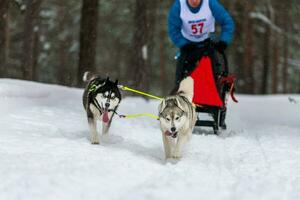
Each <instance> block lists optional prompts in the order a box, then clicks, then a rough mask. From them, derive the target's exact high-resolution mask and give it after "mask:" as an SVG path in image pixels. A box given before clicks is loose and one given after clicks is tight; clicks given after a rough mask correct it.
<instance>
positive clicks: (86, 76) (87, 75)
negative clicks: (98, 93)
mask: <svg viewBox="0 0 300 200" xmlns="http://www.w3.org/2000/svg"><path fill="white" fill-rule="evenodd" d="M94 78H96V76H95V75H94V74H93V73H91V72H89V71H86V72H84V74H83V77H82V80H83V82H88V81H90V80H92V79H94Z"/></svg>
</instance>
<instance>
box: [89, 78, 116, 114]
mask: <svg viewBox="0 0 300 200" xmlns="http://www.w3.org/2000/svg"><path fill="white" fill-rule="evenodd" d="M91 88H92V92H93V100H94V101H96V103H97V104H98V105H99V106H100V108H101V109H104V110H114V109H115V108H116V107H117V106H118V105H119V103H120V101H121V93H120V90H119V88H118V80H116V81H111V80H109V78H107V79H99V80H97V81H95V82H94V83H93V84H92V85H91Z"/></svg>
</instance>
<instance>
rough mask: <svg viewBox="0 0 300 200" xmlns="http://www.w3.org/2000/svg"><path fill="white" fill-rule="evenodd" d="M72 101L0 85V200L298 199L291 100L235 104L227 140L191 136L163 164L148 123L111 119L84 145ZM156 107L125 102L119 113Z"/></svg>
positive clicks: (299, 150)
mask: <svg viewBox="0 0 300 200" xmlns="http://www.w3.org/2000/svg"><path fill="white" fill-rule="evenodd" d="M82 92H83V91H82V90H80V89H72V88H66V87H60V86H53V85H45V84H39V83H32V82H25V81H17V80H9V79H0V111H1V115H0V199H1V200H19V199H22V200H23V199H24V200H25V199H26V200H41V199H43V200H48V199H51V200H77V199H87V200H94V199H97V200H99V199H100V200H107V199H108V200H118V199H120V200H127V199H128V200H144V199H149V200H153V199H155V200H156V199H168V200H169V199H172V200H177V199H182V200H190V199H192V200H199V199H205V200H210V199H212V200H219V199H224V200H225V199H226V200H227V199H228V200H233V199H235V200H242V199H249V200H250V199H251V200H254V199H255V200H259V199H263V200H277V199H278V200H279V199H280V200H282V199H284V200H296V199H300V96H299V95H289V96H291V97H293V98H294V99H295V100H296V101H297V103H296V104H294V103H290V102H289V100H288V97H289V96H244V95H240V96H238V99H239V101H240V102H239V103H238V104H234V103H231V102H230V104H229V106H228V107H229V110H228V117H227V125H228V127H229V131H228V132H227V134H228V136H227V137H225V136H223V137H218V136H215V135H212V134H200V135H199V134H197V135H193V137H192V139H191V141H190V142H189V144H188V146H187V148H186V149H185V151H184V157H183V159H182V160H181V161H180V162H179V163H177V164H172V163H165V162H164V154H163V148H162V139H161V133H160V131H159V124H158V122H157V121H156V120H153V119H148V118H137V119H119V118H115V120H114V121H113V124H112V127H111V133H110V135H109V136H108V137H105V138H103V137H102V141H101V142H102V143H101V145H91V144H90V142H89V140H88V135H89V132H88V125H87V120H86V116H85V112H84V110H83V107H82V103H81V94H82ZM157 105H158V102H157V101H155V100H154V101H150V102H147V101H145V100H143V99H141V98H125V99H124V100H123V101H122V104H121V107H120V109H119V112H120V113H122V114H132V113H141V112H150V113H153V114H156V112H157ZM197 132H198V133H199V132H200V130H197ZM204 132H206V133H207V131H204Z"/></svg>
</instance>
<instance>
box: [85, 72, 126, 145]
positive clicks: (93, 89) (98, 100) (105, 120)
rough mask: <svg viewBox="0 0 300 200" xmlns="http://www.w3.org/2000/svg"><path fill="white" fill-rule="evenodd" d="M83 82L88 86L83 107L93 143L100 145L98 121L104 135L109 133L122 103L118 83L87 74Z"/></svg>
mask: <svg viewBox="0 0 300 200" xmlns="http://www.w3.org/2000/svg"><path fill="white" fill-rule="evenodd" d="M83 81H84V82H87V86H86V88H85V90H84V93H83V98H82V99H83V106H84V108H85V110H86V113H87V118H88V123H89V126H90V132H91V143H92V144H99V136H98V133H97V120H100V121H102V134H106V133H108V130H109V127H110V124H111V121H112V118H113V116H114V114H115V112H116V110H117V108H118V106H119V104H120V102H121V93H120V91H119V88H118V81H117V80H116V81H115V82H113V81H111V80H109V78H106V79H103V78H101V77H99V76H96V75H93V74H91V73H89V72H86V73H85V74H84V76H83Z"/></svg>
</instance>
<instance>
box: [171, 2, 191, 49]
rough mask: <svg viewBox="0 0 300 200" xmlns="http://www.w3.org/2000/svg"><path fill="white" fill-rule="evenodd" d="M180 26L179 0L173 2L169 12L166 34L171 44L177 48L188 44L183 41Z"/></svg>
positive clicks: (186, 41)
mask: <svg viewBox="0 0 300 200" xmlns="http://www.w3.org/2000/svg"><path fill="white" fill-rule="evenodd" d="M181 25H182V21H181V18H180V2H179V0H175V2H174V3H173V5H172V7H171V9H170V12H169V17H168V33H169V37H170V38H171V40H172V42H173V43H174V44H175V45H176V46H177V47H179V48H181V47H183V46H184V45H186V44H188V43H189V41H188V40H187V39H185V38H184V37H183V35H182V33H181Z"/></svg>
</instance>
